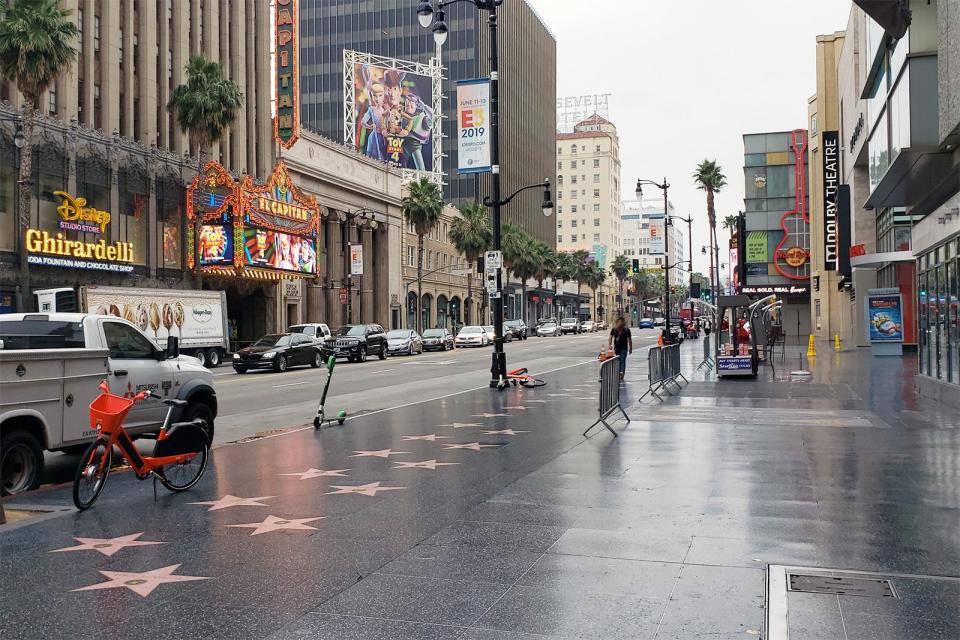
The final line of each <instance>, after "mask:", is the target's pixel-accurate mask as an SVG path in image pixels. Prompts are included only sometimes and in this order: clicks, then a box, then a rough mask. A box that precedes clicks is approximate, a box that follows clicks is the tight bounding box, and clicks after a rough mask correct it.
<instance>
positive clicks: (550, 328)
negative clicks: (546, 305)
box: [537, 322, 562, 338]
mask: <svg viewBox="0 0 960 640" xmlns="http://www.w3.org/2000/svg"><path fill="white" fill-rule="evenodd" d="M537 335H538V336H540V337H541V338H547V337H554V336H559V335H562V333H561V331H560V327H559V326H558V325H557V323H556V322H544V323H543V324H542V325H540V326H539V327H537Z"/></svg>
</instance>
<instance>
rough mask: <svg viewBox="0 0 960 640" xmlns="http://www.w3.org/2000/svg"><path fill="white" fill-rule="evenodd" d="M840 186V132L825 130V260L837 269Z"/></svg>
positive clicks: (834, 269)
mask: <svg viewBox="0 0 960 640" xmlns="http://www.w3.org/2000/svg"><path fill="white" fill-rule="evenodd" d="M839 187H840V133H839V132H837V131H824V132H823V261H824V267H825V268H826V270H827V271H836V270H837V256H838V250H837V240H838V239H839V238H838V234H837V221H838V216H837V190H838V188H839Z"/></svg>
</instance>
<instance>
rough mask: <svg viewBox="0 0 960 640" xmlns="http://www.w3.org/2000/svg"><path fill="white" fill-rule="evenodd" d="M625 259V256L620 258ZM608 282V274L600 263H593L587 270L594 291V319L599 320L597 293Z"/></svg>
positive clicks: (589, 284)
mask: <svg viewBox="0 0 960 640" xmlns="http://www.w3.org/2000/svg"><path fill="white" fill-rule="evenodd" d="M620 257H623V256H620ZM606 281H607V273H606V271H604V269H603V267H601V266H600V265H599V264H598V263H596V262H592V263H590V265H589V268H588V270H587V285H588V286H589V287H590V288H591V289H593V319H594V320H598V318H597V292H598V291H599V290H600V287H602V286H603V283H604V282H606Z"/></svg>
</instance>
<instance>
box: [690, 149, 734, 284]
mask: <svg viewBox="0 0 960 640" xmlns="http://www.w3.org/2000/svg"><path fill="white" fill-rule="evenodd" d="M692 177H693V182H694V184H696V185H697V188H698V189H700V190H701V191H705V192H706V193H707V221H708V222H709V223H710V242H711V243H712V245H713V246H714V247H715V246H717V211H716V207H715V206H714V195H715V194H717V193H719V192H720V191H721V190H722V189H723V188H724V187H725V186H727V177H726V176H725V175H723V171H722V170H721V169H720V165H719V164H717V161H716V160H704V161H703V162H701V163H700V164H698V165H697V168H696V170H695V171H694V172H693V176H692ZM713 255H714V254H713V251H711V252H710V263H711V267H710V268H711V270H712V271H713V272H714V276H713V277H714V278H715V279H717V280H719V279H718V278H717V275H718V274H717V270H716V269H714V268H713V261H714V260H713ZM718 266H719V265H718ZM712 286H713V284H712V283H711V287H712Z"/></svg>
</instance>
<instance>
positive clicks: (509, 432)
mask: <svg viewBox="0 0 960 640" xmlns="http://www.w3.org/2000/svg"><path fill="white" fill-rule="evenodd" d="M480 433H482V434H483V435H485V436H516V435H520V434H521V433H530V432H529V431H514V430H513V429H497V430H487V431H481V432H480Z"/></svg>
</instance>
